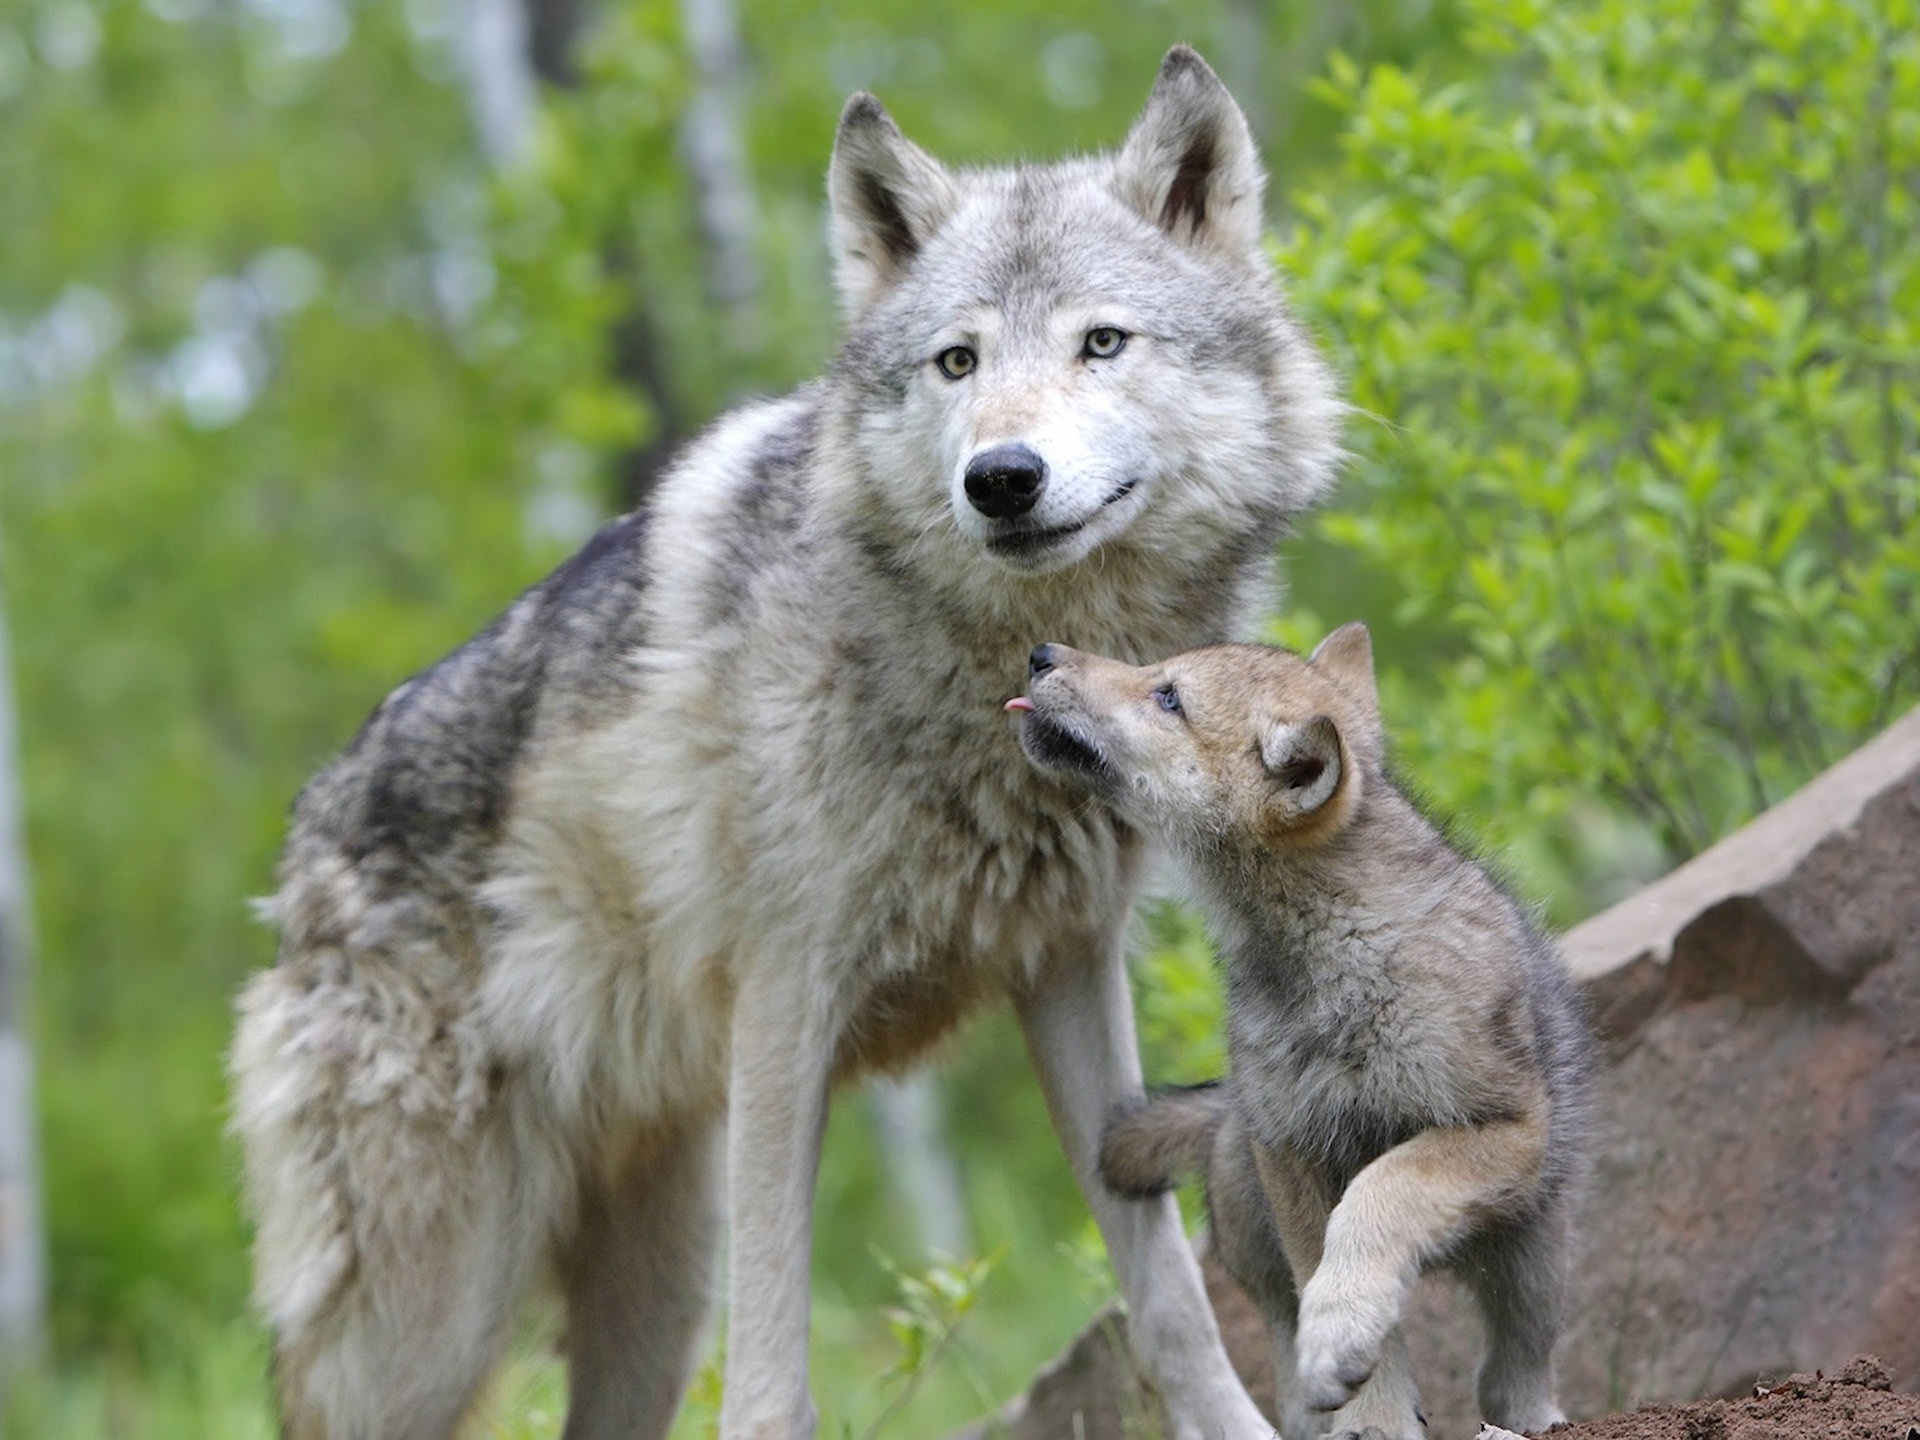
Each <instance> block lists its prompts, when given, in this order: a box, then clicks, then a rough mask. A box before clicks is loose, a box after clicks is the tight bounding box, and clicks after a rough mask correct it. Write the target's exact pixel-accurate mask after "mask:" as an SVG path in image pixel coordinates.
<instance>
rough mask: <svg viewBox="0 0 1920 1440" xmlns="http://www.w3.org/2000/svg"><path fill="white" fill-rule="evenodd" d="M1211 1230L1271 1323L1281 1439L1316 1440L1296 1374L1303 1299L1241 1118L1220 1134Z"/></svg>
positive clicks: (1210, 1180)
mask: <svg viewBox="0 0 1920 1440" xmlns="http://www.w3.org/2000/svg"><path fill="white" fill-rule="evenodd" d="M1207 1229H1208V1232H1209V1235H1210V1237H1211V1241H1212V1245H1213V1252H1214V1255H1215V1256H1216V1257H1217V1258H1218V1259H1219V1261H1220V1264H1221V1265H1222V1266H1223V1267H1225V1269H1226V1272H1227V1273H1228V1274H1229V1275H1231V1276H1232V1277H1233V1278H1234V1280H1235V1282H1236V1283H1238V1284H1239V1286H1240V1288H1241V1289H1242V1290H1244V1291H1246V1292H1247V1297H1248V1298H1249V1299H1250V1300H1252V1301H1253V1303H1254V1305H1255V1307H1256V1308H1258V1309H1259V1311H1260V1318H1261V1319H1262V1320H1264V1321H1265V1322H1266V1325H1267V1335H1268V1338H1269V1339H1270V1341H1271V1342H1272V1347H1273V1413H1274V1419H1275V1420H1277V1421H1278V1422H1279V1425H1280V1434H1281V1435H1282V1436H1283V1437H1284V1440H1312V1437H1313V1436H1315V1435H1317V1434H1319V1433H1320V1430H1321V1428H1322V1427H1321V1426H1320V1425H1318V1424H1315V1423H1313V1422H1312V1421H1311V1420H1309V1418H1308V1416H1307V1406H1306V1402H1305V1400H1304V1399H1303V1398H1302V1397H1301V1394H1300V1387H1299V1386H1298V1385H1296V1384H1295V1383H1294V1375H1293V1332H1294V1327H1295V1325H1296V1324H1297V1323H1298V1322H1299V1318H1300V1294H1299V1291H1298V1290H1297V1289H1296V1288H1295V1286H1294V1283H1293V1270H1292V1268H1291V1267H1290V1266H1289V1265H1288V1263H1287V1254H1286V1248H1285V1247H1284V1246H1283V1245H1282V1243H1281V1240H1280V1232H1279V1230H1278V1228H1277V1227H1276V1226H1275V1224H1274V1216H1273V1208H1272V1206H1271V1205H1269V1204H1268V1201H1267V1195H1266V1191H1265V1189H1264V1188H1263V1187H1262V1185H1261V1183H1260V1172H1259V1170H1258V1168H1257V1167H1256V1166H1255V1164H1254V1159H1253V1146H1252V1143H1251V1141H1250V1139H1249V1137H1248V1135H1247V1133H1246V1126H1245V1124H1244V1122H1243V1121H1242V1120H1241V1119H1240V1117H1239V1116H1238V1115H1237V1114H1235V1115H1232V1116H1230V1117H1229V1118H1228V1120H1227V1121H1226V1122H1225V1123H1224V1124H1223V1125H1222V1126H1221V1127H1220V1131H1219V1133H1218V1134H1217V1135H1216V1136H1215V1137H1214V1145H1213V1156H1212V1161H1211V1163H1210V1164H1209V1166H1208V1169H1207Z"/></svg>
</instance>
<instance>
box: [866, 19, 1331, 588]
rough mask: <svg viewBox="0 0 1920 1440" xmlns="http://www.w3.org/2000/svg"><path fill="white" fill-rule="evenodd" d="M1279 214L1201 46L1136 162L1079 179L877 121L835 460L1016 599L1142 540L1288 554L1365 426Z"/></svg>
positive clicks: (1173, 82) (1063, 167)
mask: <svg viewBox="0 0 1920 1440" xmlns="http://www.w3.org/2000/svg"><path fill="white" fill-rule="evenodd" d="M1263 188H1264V180H1263V176H1262V174H1261V169H1260V162H1259V158H1258V156H1257V155H1256V153H1255V151H1254V145H1253V138H1252V135H1251V133H1250V132H1249V130H1248V128H1247V122H1246V119H1245V118H1244V116H1242V114H1241V112H1240V109H1239V107H1238V106H1237V105H1236V104H1235V103H1234V101H1233V98H1232V96H1230V95H1229V94H1228V93H1227V90H1226V87H1225V86H1223V85H1222V84H1221V83H1220V81H1219V79H1218V78H1217V77H1216V76H1215V75H1214V73H1213V71H1212V70H1210V69H1209V68H1208V67H1207V64H1206V62H1205V61H1203V60H1202V59H1201V58H1200V57H1199V56H1198V55H1196V54H1195V53H1194V52H1193V51H1191V50H1189V49H1187V48H1186V47H1184V46H1180V47H1176V48H1175V49H1174V50H1172V51H1170V52H1169V53H1168V55H1167V57H1166V61H1165V63H1164V64H1163V65H1162V66H1161V70H1160V75H1159V79H1158V81H1157V82H1156V83H1155V85H1154V87H1153V92H1152V94H1151V96H1150V97H1149V99H1148V101H1147V105H1146V109H1145V110H1144V112H1143V113H1142V114H1141V116H1140V118H1139V120H1138V122H1137V123H1136V124H1135V125H1134V127H1133V130H1132V132H1131V134H1130V135H1129V136H1128V137H1127V141H1126V144H1125V145H1124V147H1123V148H1122V149H1121V150H1120V151H1119V153H1118V154H1115V155H1105V156H1097V157H1093V158H1089V159H1080V160H1071V161H1067V162H1064V163H1061V164H1056V165H1046V166H1022V167H1019V168H1016V169H1007V170H981V171H954V170H949V169H947V168H946V167H944V166H942V165H941V164H940V163H939V162H938V161H936V160H934V159H933V158H932V157H931V156H929V155H928V154H927V153H926V152H925V151H923V150H921V149H919V148H918V147H917V146H915V145H914V144H912V143H911V142H910V141H909V140H907V138H906V137H905V136H904V135H902V134H901V132H900V130H899V128H898V127H897V126H896V125H895V124H894V122H893V121H892V119H891V118H889V117H888V115H887V113H886V111H885V110H884V109H882V108H881V106H880V103H879V101H877V100H875V99H874V98H873V97H872V96H871V95H865V94H861V95H856V96H854V97H853V99H851V100H850V101H849V102H848V103H847V107H846V110H845V111H844V113H843V114H842V116H841V119H840V130H839V135H838V137H837V139H836V141H835V144H834V152H833V162H832V167H831V172H830V175H829V179H828V194H829V199H830V209H831V234H832V243H833V250H834V255H835V265H836V273H837V278H838V283H839V288H840V292H841V298H842V301H843V304H844V307H845V310H846V312H847V315H848V321H849V324H848V335H847V339H846V343H845V346H844V348H843V350H842V353H841V356H840V361H839V366H838V370H837V375H838V377H839V379H840V380H841V381H842V382H844V384H845V385H847V386H850V387H851V391H852V393H853V395H854V396H855V399H854V400H853V402H852V404H851V405H850V406H849V407H848V409H847V411H846V412H845V416H846V419H847V422H848V423H849V425H850V426H851V427H852V432H853V433H852V434H851V435H850V436H848V437H846V438H847V439H848V440H850V442H851V444H850V446H848V447H846V448H849V449H850V452H851V453H847V454H840V455H836V456H835V457H833V458H834V459H837V460H839V461H842V462H851V463H850V464H848V465H847V466H846V469H845V470H844V471H843V472H842V473H843V474H845V475H847V476H849V477H850V483H852V484H854V485H855V486H856V487H857V489H858V490H859V493H860V498H861V502H862V505H863V507H864V508H865V509H866V510H867V511H869V512H871V517H870V518H871V521H872V523H875V524H877V525H883V526H884V527H885V528H886V529H887V530H888V531H889V532H890V533H891V534H893V535H894V536H896V537H904V538H907V539H911V540H912V541H913V542H914V544H915V547H916V554H917V555H920V556H922V557H925V556H927V555H928V554H929V553H930V552H933V551H942V550H944V551H947V552H951V557H952V558H953V560H954V561H955V562H956V563H966V564H970V565H971V566H973V567H974V568H975V569H976V570H985V571H986V572H988V573H989V574H997V575H999V576H1000V577H1002V579H1003V580H1004V577H1005V576H1006V575H1007V574H1008V572H1013V573H1015V574H1037V573H1042V572H1047V571H1055V570H1059V569H1062V568H1064V567H1067V566H1070V565H1073V564H1074V563H1076V562H1077V561H1080V560H1082V559H1084V558H1086V557H1087V556H1088V555H1090V554H1091V553H1093V552H1094V551H1095V550H1098V549H1100V548H1101V547H1103V546H1108V545H1113V544H1116V543H1118V542H1121V541H1122V540H1123V539H1124V541H1125V542H1126V543H1129V544H1134V545H1139V546H1143V547H1144V546H1160V547H1164V546H1167V545H1169V544H1173V545H1176V546H1181V547H1183V548H1181V550H1180V551H1179V553H1183V554H1186V555H1189V556H1192V555H1194V554H1196V552H1197V547H1196V546H1195V545H1194V543H1193V536H1192V534H1191V533H1190V531H1191V529H1192V527H1193V526H1194V525H1195V524H1199V525H1203V526H1205V527H1207V528H1208V529H1209V530H1210V531H1212V532H1213V533H1214V535H1215V538H1216V542H1217V543H1219V544H1222V545H1224V544H1225V543H1227V541H1228V540H1229V539H1232V538H1234V537H1238V538H1239V540H1240V541H1241V542H1242V543H1244V542H1245V540H1246V537H1248V536H1253V537H1256V543H1257V541H1258V540H1262V539H1266V538H1271V536H1272V534H1273V533H1274V532H1275V531H1276V530H1277V529H1278V528H1279V526H1280V525H1281V524H1282V523H1283V522H1284V520H1285V518H1286V516H1287V515H1288V514H1290V513H1291V512H1293V511H1295V510H1298V509H1300V508H1301V507H1303V506H1304V505H1305V504H1307V503H1308V502H1309V501H1310V500H1311V499H1312V498H1313V497H1314V496H1315V494H1316V493H1317V492H1318V491H1319V490H1320V489H1322V488H1323V487H1324V486H1325V485H1326V484H1327V483H1328V481H1329V480H1330V479H1331V475H1332V471H1333V467H1334V464H1335V461H1336V459H1337V455H1338V441H1337V438H1336V434H1335V428H1336V425H1337V417H1338V412H1339V408H1340V407H1339V405H1338V402H1337V401H1336V399H1335V397H1334V392H1333V386H1332V383H1331V380H1330V378H1329V376H1328V374H1327V372H1326V370H1325V368H1324V366H1323V365H1322V363H1321V361H1320V360H1319V358H1318V356H1317V354H1316V353H1315V352H1314V350H1313V347H1312V345H1311V344H1310V343H1309V342H1308V341H1307V340H1306V338H1305V337H1304V336H1303V335H1302V334H1301V333H1300V332H1299V330H1298V329H1297V327H1296V326H1295V325H1294V324H1293V322H1292V321H1291V320H1290V319H1289V318H1288V316H1287V314H1286V312H1285V309H1284V308H1283V306H1282V304H1281V302H1280V298H1279V294H1278V292H1277V290H1276V288H1275V286H1274V283H1273V279H1272V275H1271V269H1270V266H1269V264H1268V262H1267V259H1266V257H1265V255H1264V254H1263V252H1262V250H1261V247H1260V232H1261V196H1262V192H1263ZM843 433H844V432H843ZM836 442H837V443H842V444H843V446H844V445H845V441H843V440H840V439H839V437H836ZM862 518H869V517H866V516H863V517H862ZM1200 553H1203V552H1200ZM983 562H984V563H983Z"/></svg>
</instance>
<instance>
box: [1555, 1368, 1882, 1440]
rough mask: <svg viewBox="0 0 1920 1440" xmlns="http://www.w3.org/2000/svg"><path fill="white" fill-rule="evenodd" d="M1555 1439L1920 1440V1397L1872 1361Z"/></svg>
mask: <svg viewBox="0 0 1920 1440" xmlns="http://www.w3.org/2000/svg"><path fill="white" fill-rule="evenodd" d="M1545 1433H1546V1434H1548V1435H1551V1436H1552V1437H1553V1440H1920V1395H1900V1394H1895V1393H1894V1390H1893V1380H1892V1377H1891V1376H1889V1375H1888V1374H1887V1371H1886V1368H1885V1367H1884V1366H1882V1365H1881V1363H1880V1362H1879V1360H1878V1359H1876V1358H1875V1357H1874V1356H1872V1355H1857V1356H1855V1357H1854V1358H1853V1359H1852V1360H1850V1361H1848V1362H1847V1365H1846V1368H1845V1369H1843V1370H1842V1371H1841V1372H1840V1373H1839V1374H1838V1375H1823V1374H1821V1373H1820V1372H1818V1371H1815V1372H1814V1373H1813V1374H1811V1375H1791V1376H1789V1377H1787V1378H1786V1379H1785V1380H1782V1381H1780V1382H1779V1383H1778V1384H1776V1385H1759V1386H1755V1387H1754V1393H1753V1395H1751V1396H1749V1397H1748V1398H1746V1399H1743V1400H1701V1401H1697V1402H1695V1403H1694V1404H1691V1405H1649V1406H1647V1407H1646V1408H1645V1409H1644V1410H1634V1411H1630V1412H1622V1413H1620V1414H1617V1415H1603V1416H1601V1417H1600V1418H1599V1419H1597V1420H1582V1421H1580V1422H1578V1423H1576V1424H1571V1425H1556V1426H1555V1427H1554V1428H1553V1429H1552V1430H1550V1431H1547V1432H1545Z"/></svg>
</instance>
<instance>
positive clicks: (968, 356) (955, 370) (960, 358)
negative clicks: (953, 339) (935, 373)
mask: <svg viewBox="0 0 1920 1440" xmlns="http://www.w3.org/2000/svg"><path fill="white" fill-rule="evenodd" d="M933 363H934V364H936V365H938V366H939V367H940V373H941V374H942V375H944V376H946V377H947V378H948V379H949V380H964V379H966V378H967V376H969V375H971V374H972V373H973V367H974V366H975V365H977V364H979V363H980V357H979V356H977V355H975V354H974V353H973V351H972V349H971V348H970V347H968V346H965V345H952V346H949V347H948V348H947V349H945V350H942V351H941V352H940V353H939V354H938V355H936V356H934V357H933Z"/></svg>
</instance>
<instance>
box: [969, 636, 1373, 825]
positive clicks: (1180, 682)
mask: <svg viewBox="0 0 1920 1440" xmlns="http://www.w3.org/2000/svg"><path fill="white" fill-rule="evenodd" d="M1007 708H1008V709H1009V710H1013V711H1015V712H1017V713H1020V714H1021V721H1022V723H1021V727H1020V744H1021V747H1022V748H1023V749H1024V750H1025V751H1026V752H1027V757H1028V759H1030V760H1031V761H1032V762H1033V763H1034V764H1035V765H1037V766H1038V767H1039V768H1041V769H1042V770H1047V771H1050V772H1052V773H1054V774H1056V775H1059V776H1061V777H1063V778H1065V779H1068V780H1071V781H1073V782H1074V783H1076V784H1079V785H1082V786H1084V787H1085V788H1087V789H1089V790H1091V791H1093V792H1094V793H1095V794H1096V795H1099V796H1100V797H1101V798H1102V799H1105V800H1107V801H1109V802H1110V803H1111V804H1112V805H1113V806H1114V807H1115V808H1116V809H1117V810H1119V811H1120V813H1121V814H1123V815H1125V816H1126V817H1127V818H1128V819H1130V820H1132V821H1134V822H1135V823H1136V824H1139V825H1143V826H1146V827H1148V828H1150V829H1153V830H1157V831H1159V832H1161V833H1163V834H1165V835H1167V836H1168V837H1169V838H1171V839H1173V840H1174V841H1175V842H1176V843H1178V844H1184V845H1186V846H1189V847H1191V846H1195V845H1198V846H1203V847H1207V848H1216V847H1218V846H1220V845H1222V844H1225V845H1228V846H1230V847H1242V848H1250V849H1260V850H1289V849H1300V848H1303V847H1309V846H1313V845H1317V844H1319V843H1321V842H1323V841H1325V840H1327V839H1328V838H1330V837H1331V836H1332V835H1334V834H1336V833H1338V832H1339V831H1340V830H1342V829H1343V828H1345V826H1346V825H1347V823H1348V822H1349V821H1350V820H1351V819H1352V818H1353V815H1354V813H1355V811H1356V810H1357V808H1358V807H1359V805H1360V801H1361V796H1362V794H1363V793H1364V792H1365V789H1366V787H1367V786H1368V784H1369V783H1372V777H1374V776H1377V775H1379V773H1380V770H1381V765H1382V763H1383V758H1384V748H1385V741H1384V739H1383V737H1382V734H1381V729H1380V702H1379V697H1378V694H1377V693H1376V691H1375V688H1374V679H1373V643H1372V640H1371V639H1370V637H1369V636H1368V633H1367V627H1366V626H1364V625H1362V624H1360V623H1359V622H1358V621H1356V622H1354V623H1353V624H1350V625H1343V626H1341V627H1340V628H1339V629H1338V630H1336V631H1334V632H1333V634H1331V635H1329V636H1328V637H1327V638H1326V639H1325V640H1323V641H1321V642H1320V645H1319V647H1318V648H1317V649H1315V650H1314V652H1313V654H1312V655H1310V656H1308V657H1306V658H1305V659H1302V658H1301V657H1300V656H1298V655H1296V654H1294V653H1293V652H1292V651H1290V650H1281V649H1278V648H1275V647H1272V646H1265V645H1209V646H1206V647H1205V648H1203V649H1199V650H1190V651H1187V652H1186V653H1184V654H1180V655H1175V656H1173V657H1172V658H1170V659H1167V660H1162V661H1160V662H1159V663H1158V664H1154V665H1142V666H1135V665H1124V664H1122V663H1121V662H1119V661H1118V660H1109V659H1106V658H1105V657H1103V656H1099V655H1087V654H1083V653H1081V652H1080V651H1078V650H1070V649H1068V648H1067V647H1066V646H1064V645H1041V646H1039V647H1037V648H1036V649H1035V650H1034V652H1033V657H1032V660H1031V664H1030V668H1029V676H1028V690H1027V694H1026V695H1023V696H1021V697H1019V698H1018V699H1015V700H1012V701H1010V702H1008V706H1007Z"/></svg>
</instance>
